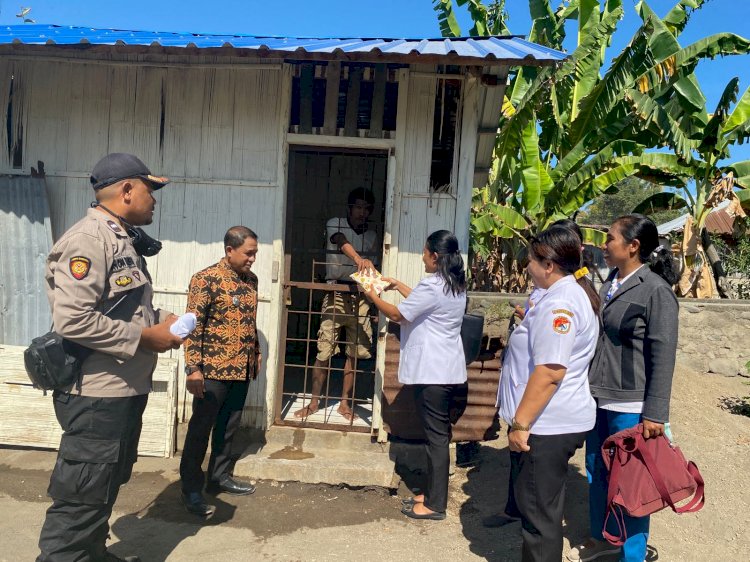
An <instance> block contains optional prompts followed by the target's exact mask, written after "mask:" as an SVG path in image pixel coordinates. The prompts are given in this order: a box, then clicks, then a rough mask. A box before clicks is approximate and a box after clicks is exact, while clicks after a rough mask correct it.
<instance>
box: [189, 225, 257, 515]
mask: <svg viewBox="0 0 750 562" xmlns="http://www.w3.org/2000/svg"><path fill="white" fill-rule="evenodd" d="M257 253H258V236H257V235H256V234H255V233H254V232H253V231H252V230H250V229H249V228H247V227H244V226H233V227H232V228H230V229H229V230H228V231H227V233H226V234H225V235H224V258H222V259H221V261H219V262H218V263H216V264H214V265H212V266H211V267H208V268H206V269H204V270H203V271H199V272H198V273H196V274H195V275H193V278H192V279H191V280H190V288H189V289H188V302H187V311H188V312H192V313H194V314H195V316H196V319H197V321H196V328H195V330H194V331H193V332H192V333H191V334H190V336H188V338H187V339H186V340H185V373H186V374H187V390H188V392H190V393H191V394H192V395H193V415H192V417H191V418H190V423H189V424H188V431H187V435H186V436H185V447H184V448H183V451H182V460H181V461H180V478H181V479H182V501H183V503H184V504H185V508H186V509H187V510H188V511H189V512H190V513H194V514H195V515H200V516H202V517H208V516H210V515H211V514H213V512H214V507H213V506H211V505H208V504H207V503H206V501H205V500H204V498H203V494H202V491H203V485H204V483H205V480H206V477H205V474H204V473H203V469H202V468H201V465H202V464H203V459H204V458H205V456H206V449H207V448H208V438H209V435H211V433H212V431H213V436H212V439H211V457H210V459H209V461H208V484H207V485H206V491H207V492H210V493H213V492H217V493H218V492H226V493H228V494H233V495H247V494H252V493H253V492H254V491H255V486H253V485H252V484H250V483H247V482H241V481H239V480H235V479H234V477H233V474H232V473H233V471H234V465H235V463H236V462H237V459H238V458H239V456H238V455H236V454H233V453H232V439H233V437H234V434H235V432H236V430H237V428H238V427H239V424H240V419H241V418H242V409H243V407H244V406H245V399H246V398H247V391H248V388H249V385H250V379H255V378H256V377H257V376H258V372H259V371H260V367H261V353H260V346H259V345H258V332H257V329H256V325H255V321H256V316H257V310H258V278H257V276H256V275H255V274H254V273H253V272H252V271H250V269H251V268H252V266H253V263H255V256H256V254H257Z"/></svg>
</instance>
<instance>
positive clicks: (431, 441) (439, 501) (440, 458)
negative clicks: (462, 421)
mask: <svg viewBox="0 0 750 562" xmlns="http://www.w3.org/2000/svg"><path fill="white" fill-rule="evenodd" d="M413 389H414V402H415V403H416V407H417V414H418V415H419V417H420V418H421V420H422V426H423V427H424V432H425V434H426V436H427V443H426V444H425V450H426V453H427V483H426V486H425V490H424V505H425V507H427V508H428V509H431V510H432V511H438V512H441V513H442V512H444V511H445V509H446V507H447V506H448V475H449V473H450V453H449V451H448V447H449V445H450V442H451V409H452V408H453V407H454V406H455V405H456V404H465V398H466V393H467V390H468V386H467V385H466V383H464V384H415V385H414V386H413Z"/></svg>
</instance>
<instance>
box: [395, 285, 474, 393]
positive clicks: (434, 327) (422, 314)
mask: <svg viewBox="0 0 750 562" xmlns="http://www.w3.org/2000/svg"><path fill="white" fill-rule="evenodd" d="M398 310H399V312H400V313H401V316H403V320H402V321H401V357H400V359H399V365H398V380H399V382H400V383H401V384H461V383H464V382H466V359H465V356H464V346H463V343H462V342H461V323H462V322H463V318H464V311H465V310H466V293H465V292H464V293H460V294H458V295H453V294H452V293H451V292H450V291H448V294H447V295H446V294H445V282H444V281H443V279H442V277H440V276H439V275H431V276H430V277H426V278H424V279H422V281H420V282H419V284H418V285H417V286H416V287H414V289H413V290H412V292H411V294H410V295H409V296H408V297H406V299H404V300H403V301H402V302H401V304H399V305H398Z"/></svg>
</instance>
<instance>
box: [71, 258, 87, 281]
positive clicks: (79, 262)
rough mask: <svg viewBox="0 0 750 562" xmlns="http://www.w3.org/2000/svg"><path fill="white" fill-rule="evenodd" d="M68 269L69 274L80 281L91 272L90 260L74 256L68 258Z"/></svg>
mask: <svg viewBox="0 0 750 562" xmlns="http://www.w3.org/2000/svg"><path fill="white" fill-rule="evenodd" d="M68 268H69V269H70V274H71V275H72V276H73V277H74V278H75V279H78V281H80V280H81V279H84V278H85V277H86V276H87V275H88V274H89V271H91V260H90V259H89V258H85V257H83V256H75V257H73V258H70V262H68Z"/></svg>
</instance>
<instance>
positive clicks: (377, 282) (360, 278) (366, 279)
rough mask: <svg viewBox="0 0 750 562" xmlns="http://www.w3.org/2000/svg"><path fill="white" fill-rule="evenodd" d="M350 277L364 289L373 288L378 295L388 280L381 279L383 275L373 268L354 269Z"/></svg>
mask: <svg viewBox="0 0 750 562" xmlns="http://www.w3.org/2000/svg"><path fill="white" fill-rule="evenodd" d="M350 277H351V278H352V279H354V280H355V281H356V282H357V283H359V284H360V285H361V286H362V289H364V290H365V291H369V290H370V289H373V290H374V291H375V293H377V294H378V295H379V294H380V293H382V292H383V290H384V289H385V288H386V287H387V286H388V282H387V281H383V276H382V275H380V273H379V272H378V271H376V270H375V269H370V270H367V271H355V272H354V273H352V274H351V275H350Z"/></svg>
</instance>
